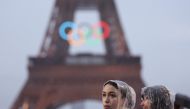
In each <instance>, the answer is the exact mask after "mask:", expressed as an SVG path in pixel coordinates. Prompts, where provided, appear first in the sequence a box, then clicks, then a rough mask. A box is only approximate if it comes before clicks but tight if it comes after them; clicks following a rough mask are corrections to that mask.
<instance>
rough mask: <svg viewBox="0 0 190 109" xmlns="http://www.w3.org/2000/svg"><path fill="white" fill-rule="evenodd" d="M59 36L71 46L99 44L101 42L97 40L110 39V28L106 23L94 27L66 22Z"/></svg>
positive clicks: (61, 27) (62, 25)
mask: <svg viewBox="0 0 190 109" xmlns="http://www.w3.org/2000/svg"><path fill="white" fill-rule="evenodd" d="M67 30H69V31H67ZM59 34H60V37H61V38H62V39H63V40H67V41H68V42H69V44H71V45H82V44H84V43H89V44H97V42H99V41H98V40H97V39H101V38H102V39H107V38H108V37H109V35H110V28H109V25H108V24H107V23H106V22H104V21H101V22H98V23H96V24H93V25H89V24H86V23H82V24H79V26H77V24H76V23H74V22H72V21H66V22H64V23H62V24H61V25H60V28H59ZM94 42H95V43H94Z"/></svg>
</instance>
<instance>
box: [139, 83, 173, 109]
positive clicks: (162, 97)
mask: <svg viewBox="0 0 190 109" xmlns="http://www.w3.org/2000/svg"><path fill="white" fill-rule="evenodd" d="M141 99H142V100H145V99H148V100H150V107H149V109H173V102H172V101H173V100H171V92H170V91H169V90H168V89H167V88H166V87H165V86H162V85H157V86H151V87H144V88H142V90H141Z"/></svg>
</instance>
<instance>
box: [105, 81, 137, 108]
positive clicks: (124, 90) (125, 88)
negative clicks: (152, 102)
mask: <svg viewBox="0 0 190 109" xmlns="http://www.w3.org/2000/svg"><path fill="white" fill-rule="evenodd" d="M110 83H112V84H115V85H116V86H117V88H118V90H119V91H120V92H121V95H122V99H121V100H119V102H118V108H117V109H134V107H135V103H136V93H135V91H134V89H133V88H132V87H131V86H129V85H128V84H127V83H125V82H123V81H120V80H109V81H107V82H106V83H105V84H104V86H105V85H106V84H110ZM123 100H124V103H123V105H122V106H121V105H119V104H121V103H120V102H123Z"/></svg>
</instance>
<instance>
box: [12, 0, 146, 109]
mask: <svg viewBox="0 0 190 109" xmlns="http://www.w3.org/2000/svg"><path fill="white" fill-rule="evenodd" d="M92 7H95V8H96V9H97V10H98V12H99V14H100V19H101V21H105V22H107V23H108V25H109V27H110V34H109V37H108V38H107V39H105V40H104V45H105V48H106V54H105V55H89V54H79V55H71V54H69V48H70V44H69V43H68V41H67V40H63V39H62V38H61V37H60V34H59V28H60V25H61V24H62V23H63V22H66V21H73V19H74V13H75V12H76V11H77V10H78V9H80V8H84V9H86V10H88V9H91V8H92ZM124 37H125V36H124V33H123V30H122V27H121V24H120V21H119V17H118V14H117V10H116V6H115V3H114V0H56V1H55V5H54V8H53V11H52V16H51V18H50V22H49V25H48V28H47V32H46V34H45V37H44V40H43V43H42V47H41V50H40V53H39V55H38V56H36V57H30V58H29V65H28V72H29V77H28V80H27V81H26V84H25V86H24V87H23V89H22V90H21V92H20V94H19V95H18V97H17V99H16V101H15V103H14V104H13V106H12V108H11V109H56V108H58V107H59V106H61V105H64V104H66V103H70V102H74V101H79V100H85V99H94V100H101V91H102V85H103V83H104V82H105V81H107V80H109V79H119V80H123V81H125V82H127V83H128V84H130V85H131V86H132V87H133V88H134V89H135V91H136V93H137V105H136V109H137V108H140V107H139V105H138V104H139V102H140V101H139V100H140V89H141V87H143V86H144V83H143V81H142V79H141V74H140V72H141V62H140V57H138V56H132V55H131V53H130V50H129V47H128V45H127V43H126V41H125V38H124ZM84 60H85V61H84ZM86 62H87V63H86Z"/></svg>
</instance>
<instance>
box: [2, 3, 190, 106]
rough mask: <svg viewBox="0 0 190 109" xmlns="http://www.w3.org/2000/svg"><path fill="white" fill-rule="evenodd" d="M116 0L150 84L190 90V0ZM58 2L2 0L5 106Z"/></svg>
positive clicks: (22, 79) (17, 88) (15, 91)
mask: <svg viewBox="0 0 190 109" xmlns="http://www.w3.org/2000/svg"><path fill="white" fill-rule="evenodd" d="M116 1H117V2H116V3H117V7H118V12H119V14H120V20H121V24H122V26H123V29H124V31H125V35H126V38H127V42H128V46H129V47H130V50H131V52H132V54H134V55H140V56H141V58H142V78H143V80H144V81H145V83H146V85H155V84H164V85H166V86H167V87H169V88H170V89H171V90H172V91H173V92H181V93H183V94H186V95H189V96H190V92H189V90H190V85H189V83H190V79H189V77H190V68H189V67H190V57H189V56H190V0H116ZM53 2H54V0H0V49H1V51H0V54H1V55H0V66H1V67H0V109H8V108H9V107H10V106H11V104H12V103H13V102H14V100H15V98H16V96H17V95H18V93H19V92H20V90H21V88H22V86H23V85H24V82H25V81H26V79H27V64H28V57H29V56H36V55H37V54H38V52H39V49H40V47H41V44H42V40H43V38H44V34H45V31H46V28H47V25H48V21H49V17H50V14H51V9H52V6H53ZM137 105H138V104H137Z"/></svg>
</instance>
